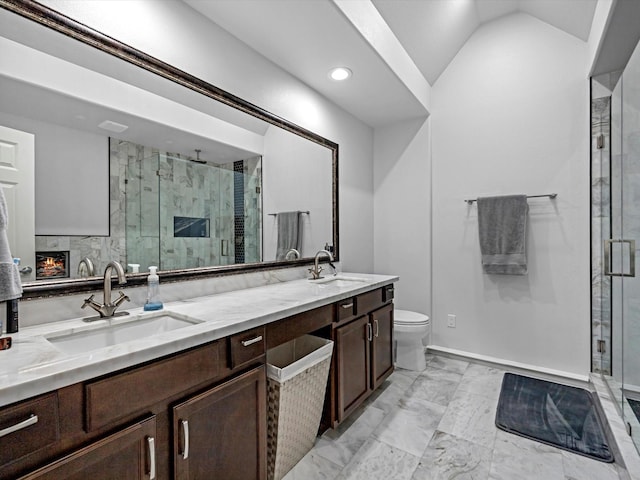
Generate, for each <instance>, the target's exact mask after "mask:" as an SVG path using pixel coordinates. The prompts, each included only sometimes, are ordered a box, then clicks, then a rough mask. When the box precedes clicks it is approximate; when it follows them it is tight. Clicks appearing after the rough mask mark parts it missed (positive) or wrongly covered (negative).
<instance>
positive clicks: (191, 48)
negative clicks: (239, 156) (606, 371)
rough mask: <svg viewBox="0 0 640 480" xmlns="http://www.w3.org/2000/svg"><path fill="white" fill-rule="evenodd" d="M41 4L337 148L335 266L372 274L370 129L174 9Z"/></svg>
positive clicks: (140, 3) (166, 4) (62, 1)
mask: <svg viewBox="0 0 640 480" xmlns="http://www.w3.org/2000/svg"><path fill="white" fill-rule="evenodd" d="M43 3H44V4H46V5H48V6H50V7H52V8H54V9H57V10H59V11H61V12H62V13H64V14H66V15H69V16H71V17H72V18H75V19H77V20H79V21H80V22H82V23H85V24H86V25H88V26H91V27H93V28H96V29H97V30H99V31H102V32H103V33H106V34H108V35H110V36H112V37H114V38H117V39H118V40H121V41H123V42H124V43H127V44H129V45H131V46H133V47H135V48H139V49H140V50H142V51H145V52H147V53H149V54H151V55H153V56H155V57H157V58H159V59H161V60H163V61H165V62H167V63H170V64H172V65H175V66H176V67H178V68H181V69H182V70H184V71H186V72H188V73H190V74H193V75H196V76H197V77H200V78H202V79H204V80H206V81H208V82H210V83H212V84H214V85H216V86H218V87H220V88H222V89H224V90H226V91H228V92H230V93H233V94H234V95H237V96H239V97H241V98H244V99H246V100H248V101H250V102H252V103H254V104H256V105H259V106H260V107H262V108H265V109H266V110H268V111H270V112H272V113H275V114H276V115H279V116H281V117H283V118H286V119H287V120H290V121H292V122H294V123H296V124H298V125H301V126H303V127H305V128H308V129H309V130H312V131H314V132H316V133H318V134H320V135H322V136H324V137H326V138H328V139H330V140H332V141H334V142H336V143H338V144H339V145H340V164H339V175H340V191H339V195H340V249H341V250H340V254H341V260H342V266H343V268H344V269H345V270H348V271H360V272H372V271H373V242H372V238H373V187H372V185H373V172H372V158H373V131H372V129H371V128H370V127H368V126H367V125H365V124H363V123H362V122H360V121H359V120H357V119H355V118H354V117H353V116H351V115H350V114H348V113H346V112H345V111H343V110H342V109H340V108H339V107H337V106H336V105H334V104H332V103H331V102H329V101H327V100H326V99H325V98H324V97H322V96H321V95H319V94H318V93H317V92H315V91H313V90H312V89H310V88H309V87H307V86H306V85H305V84H303V83H302V82H300V81H298V80H297V79H295V78H294V77H292V76H291V75H289V74H288V73H286V72H285V71H283V70H282V69H280V68H279V67H277V66H276V65H274V64H273V63H271V62H269V61H268V60H266V59H265V58H264V57H262V56H260V55H259V54H257V53H256V52H255V51H253V50H251V49H250V48H248V47H247V46H246V45H245V44H244V43H242V42H240V41H239V40H238V39H236V38H235V37H233V36H231V35H230V34H228V33H227V32H226V31H224V30H223V29H221V28H219V27H218V26H217V25H215V24H213V23H212V22H210V21H209V20H207V19H205V18H204V17H202V16H201V15H200V14H198V13H197V12H196V11H194V10H193V9H191V8H190V7H188V6H187V5H186V4H184V3H182V2H180V1H163V2H158V1H154V0H131V1H127V2H113V1H109V0H92V1H91V2H86V1H84V0H46V1H44V2H43Z"/></svg>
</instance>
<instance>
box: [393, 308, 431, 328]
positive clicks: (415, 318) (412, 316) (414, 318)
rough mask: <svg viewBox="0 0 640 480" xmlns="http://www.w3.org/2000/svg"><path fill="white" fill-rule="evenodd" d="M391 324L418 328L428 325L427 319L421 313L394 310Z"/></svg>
mask: <svg viewBox="0 0 640 480" xmlns="http://www.w3.org/2000/svg"><path fill="white" fill-rule="evenodd" d="M393 323H394V324H395V325H402V326H415V327H419V326H425V325H429V317H428V316H427V315H423V314H422V313H417V312H410V311H407V310H395V311H394V312H393Z"/></svg>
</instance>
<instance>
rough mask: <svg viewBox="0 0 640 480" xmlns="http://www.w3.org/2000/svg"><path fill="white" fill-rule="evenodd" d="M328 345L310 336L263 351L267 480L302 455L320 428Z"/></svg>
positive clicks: (281, 473)
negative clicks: (266, 407)
mask: <svg viewBox="0 0 640 480" xmlns="http://www.w3.org/2000/svg"><path fill="white" fill-rule="evenodd" d="M332 352H333V342H332V341H331V340H326V339H324V338H318V337H314V336H312V335H303V336H302V337H299V338H296V339H294V340H291V341H290V342H287V343H284V344H282V345H279V346H278V347H276V348H273V349H271V350H269V351H268V352H267V400H268V409H267V479H268V480H280V479H281V478H282V477H284V476H285V475H286V473H287V472H288V471H289V470H291V469H292V468H293V467H294V465H295V464H296V463H298V462H299V461H300V459H302V457H304V456H305V455H306V454H307V452H309V450H311V448H312V447H313V444H314V442H315V439H316V435H317V433H318V427H319V426H320V418H321V417H322V407H323V405H324V396H325V390H326V387H327V378H328V375H329V367H330V365H331V354H332Z"/></svg>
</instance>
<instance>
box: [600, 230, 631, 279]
mask: <svg viewBox="0 0 640 480" xmlns="http://www.w3.org/2000/svg"><path fill="white" fill-rule="evenodd" d="M612 243H627V244H629V273H624V270H623V271H622V272H620V273H614V272H613V271H612V270H611V268H612V267H611V244H612ZM604 274H605V275H608V276H610V277H635V276H636V241H635V240H613V239H610V238H608V239H606V240H605V241H604Z"/></svg>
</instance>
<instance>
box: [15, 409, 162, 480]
mask: <svg viewBox="0 0 640 480" xmlns="http://www.w3.org/2000/svg"><path fill="white" fill-rule="evenodd" d="M155 445H156V419H155V417H151V418H149V419H147V420H144V421H142V422H139V423H136V424H134V425H132V426H130V427H128V428H125V429H123V430H121V431H118V432H116V433H114V434H112V435H109V436H107V437H106V438H104V439H102V440H99V441H97V442H94V443H92V444H90V445H89V446H87V447H84V448H81V449H79V450H77V451H75V452H73V453H71V454H70V455H67V456H65V457H63V458H61V459H60V460H57V461H54V462H52V463H50V464H49V465H46V466H45V467H43V468H40V469H38V470H36V471H35V472H33V473H31V474H28V475H26V476H24V477H21V478H22V479H23V480H61V479H64V480H87V479H91V480H113V479H115V478H117V479H127V480H138V479H140V480H145V479H146V480H153V479H156V478H158V476H157V472H156V468H157V467H156V458H157V457H156V450H155Z"/></svg>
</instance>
